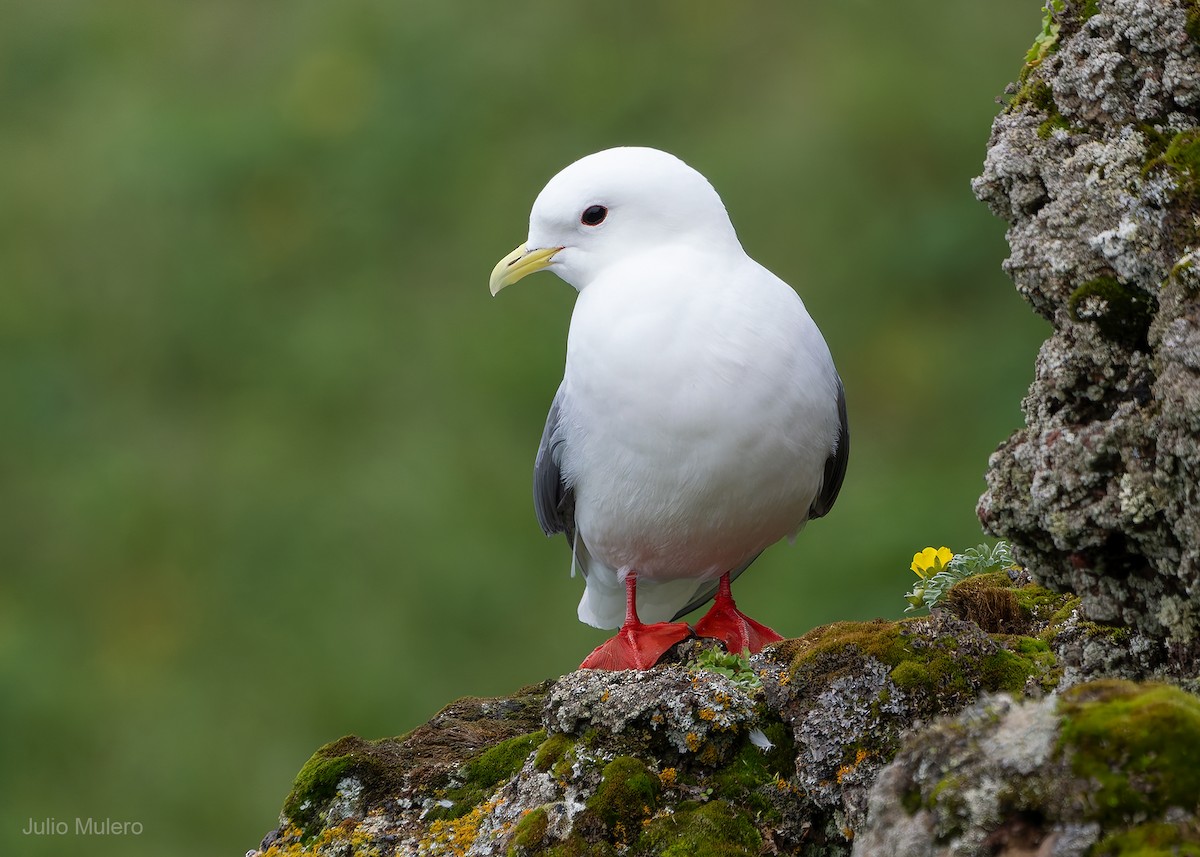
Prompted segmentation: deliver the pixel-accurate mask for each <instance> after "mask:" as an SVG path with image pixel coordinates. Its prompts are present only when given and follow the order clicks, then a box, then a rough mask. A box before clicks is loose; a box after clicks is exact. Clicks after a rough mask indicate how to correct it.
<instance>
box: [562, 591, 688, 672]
mask: <svg viewBox="0 0 1200 857" xmlns="http://www.w3.org/2000/svg"><path fill="white" fill-rule="evenodd" d="M690 636H692V629H691V628H689V627H688V626H687V623H686V622H656V623H654V624H653V625H643V624H642V623H641V620H639V619H638V615H637V574H636V573H634V572H630V573H629V575H628V576H627V577H626V578H625V624H624V625H622V626H621V630H620V631H617V635H616V636H615V637H613V638H612V639H611V640H609V641H608V642H607V643H604V644H603V645H601V646H597V647H596V649H595V651H593V652H592V653H591V654H590V655H588V656H587V658H585V659H584V661H583V663H582V664H580V665H579V668H580V669H585V670H587V669H592V670H648V669H650V667H652V666H654V665H655V664H656V663H658V659H659V658H661V657H662V656H663V654H664V653H665V652H666V651H667V649H669V648H671V646H673V645H675V644H676V643H678V642H679V641H680V640H686V639H687V638H688V637H690Z"/></svg>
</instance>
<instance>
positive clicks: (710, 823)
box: [633, 800, 763, 857]
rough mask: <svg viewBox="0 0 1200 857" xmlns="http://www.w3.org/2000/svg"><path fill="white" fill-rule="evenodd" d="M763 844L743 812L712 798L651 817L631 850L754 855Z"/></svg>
mask: <svg viewBox="0 0 1200 857" xmlns="http://www.w3.org/2000/svg"><path fill="white" fill-rule="evenodd" d="M762 844H763V842H762V836H760V835H759V832H758V830H757V829H756V828H755V827H754V824H753V823H752V822H751V820H750V817H749V816H748V815H746V813H744V812H739V811H738V810H736V809H734V808H733V807H732V806H730V805H729V804H727V803H725V802H724V801H719V800H714V801H710V802H708V803H705V804H696V803H694V802H685V803H682V804H680V805H679V807H678V808H676V810H675V812H674V813H672V814H670V815H667V816H664V817H662V818H656V819H654V820H653V821H651V822H650V824H648V825H647V826H646V828H645V830H643V831H642V834H641V836H640V837H639V838H638V840H637V843H636V845H635V847H634V849H633V852H634V853H636V854H654V855H657V857H756V855H758V854H759V852H760V850H761V849H762Z"/></svg>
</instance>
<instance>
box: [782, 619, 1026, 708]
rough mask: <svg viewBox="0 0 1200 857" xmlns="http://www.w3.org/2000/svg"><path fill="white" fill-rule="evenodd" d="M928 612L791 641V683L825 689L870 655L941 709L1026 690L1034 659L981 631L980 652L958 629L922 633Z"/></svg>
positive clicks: (786, 652) (785, 651) (785, 650)
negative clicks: (963, 640) (957, 634)
mask: <svg viewBox="0 0 1200 857" xmlns="http://www.w3.org/2000/svg"><path fill="white" fill-rule="evenodd" d="M931 621H932V620H931V619H929V618H926V617H922V618H919V619H904V620H901V621H899V622H889V621H886V620H883V619H876V620H875V621H872V622H835V623H834V624H832V625H826V626H824V627H822V628H817V629H815V630H813V631H810V632H809V633H808V634H805V635H804V636H803V637H801V638H799V639H798V640H787V641H784V642H783V643H781V644H779V645H778V646H777V647H776V651H777V652H778V653H779V654H780V655H781V656H783V657H786V658H788V659H789V660H790V663H791V673H792V675H791V683H793V684H797V685H799V686H802V687H809V688H811V689H812V690H811V691H806V692H818V693H819V692H820V690H821V689H823V688H824V687H827V686H828V684H829V682H830V681H831V680H832V679H834V678H836V677H837V676H839V675H845V674H853V673H855V672H857V671H859V670H861V667H862V661H863V659H864V658H874V659H875V660H877V661H879V662H880V663H882V664H884V665H885V666H887V667H889V668H890V674H889V677H890V679H891V680H892V682H893V683H895V685H896V686H897V687H899V688H900V689H901V690H903V691H905V692H906V693H908V694H910V695H914V696H917V697H921V698H924V699H926V700H937V701H938V707H939V708H952V707H957V705H959V704H961V703H962V702H963V701H964V700H967V699H973V698H975V697H977V696H978V695H979V693H980V692H981V691H987V692H997V691H1007V692H1010V693H1018V694H1019V693H1020V692H1021V690H1022V689H1023V688H1024V686H1025V682H1026V680H1027V679H1028V678H1029V677H1030V676H1031V675H1034V674H1035V673H1036V672H1037V671H1038V665H1037V664H1036V663H1035V662H1034V661H1032V660H1031V659H1029V658H1026V657H1023V656H1021V655H1019V654H1015V653H1013V652H1010V651H1008V650H1006V649H1004V648H1003V647H1002V646H1001V645H1000V644H999V643H996V642H994V641H992V640H991V639H990V638H987V637H986V635H981V637H980V639H978V640H977V641H976V642H977V643H978V645H979V649H978V650H977V651H967V650H966V649H965V648H960V640H959V639H958V638H957V637H955V636H954V635H952V634H936V633H934V634H922V633H919V631H918V629H920V628H922V627H929V624H930V622H931Z"/></svg>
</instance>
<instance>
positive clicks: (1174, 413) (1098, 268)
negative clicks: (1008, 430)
mask: <svg viewBox="0 0 1200 857" xmlns="http://www.w3.org/2000/svg"><path fill="white" fill-rule="evenodd" d="M1051 14H1052V16H1053V17H1055V18H1056V23H1057V26H1058V29H1057V38H1056V41H1055V42H1054V43H1053V44H1052V45H1051V46H1050V48H1049V49H1047V50H1046V51H1045V53H1044V55H1043V56H1042V57H1041V58H1040V60H1038V61H1037V62H1036V63H1034V64H1031V65H1030V66H1028V67H1027V68H1026V69H1025V71H1024V72H1023V75H1022V76H1023V82H1022V84H1021V90H1020V92H1018V95H1017V97H1014V99H1013V101H1012V103H1011V104H1010V107H1009V109H1007V110H1006V111H1005V112H1004V113H1002V114H1001V115H1000V116H999V117H997V119H996V121H995V124H994V125H993V128H992V137H991V140H990V142H989V146H988V154H987V159H986V163H985V166H984V171H983V174H982V175H981V176H980V177H979V178H978V179H976V180H975V183H974V189H975V192H976V194H977V195H978V196H979V198H980V199H982V200H983V201H985V202H986V203H987V204H988V205H989V206H990V207H991V208H992V210H993V211H994V212H995V213H996V214H997V215H999V216H1000V217H1003V218H1004V219H1005V220H1007V221H1008V224H1009V229H1008V241H1009V246H1010V248H1011V254H1010V256H1009V259H1008V260H1007V262H1006V263H1005V268H1006V270H1007V271H1008V272H1009V274H1010V275H1011V276H1012V278H1013V281H1014V283H1015V284H1016V287H1017V290H1018V291H1019V292H1020V293H1021V294H1022V295H1023V296H1024V297H1025V298H1026V299H1027V300H1028V301H1029V303H1030V304H1031V306H1033V308H1034V309H1035V310H1036V311H1037V312H1038V313H1040V314H1041V315H1042V316H1044V317H1045V318H1046V319H1048V320H1049V321H1050V322H1051V323H1052V324H1053V326H1054V332H1053V334H1052V335H1051V337H1050V339H1049V340H1048V341H1047V342H1046V343H1045V344H1044V345H1043V346H1042V350H1041V353H1040V354H1039V355H1038V358H1037V372H1036V378H1035V380H1034V382H1033V385H1032V386H1031V388H1030V391H1029V395H1028V396H1027V398H1026V400H1025V403H1024V410H1025V417H1026V427H1025V428H1023V429H1021V430H1020V431H1018V432H1016V433H1015V434H1014V435H1013V436H1012V437H1011V438H1009V440H1008V441H1006V442H1005V443H1004V444H1002V445H1001V447H1000V448H999V449H998V450H997V452H996V453H995V455H993V456H992V459H991V462H990V463H989V468H988V474H987V479H988V490H987V493H986V494H984V496H983V497H982V499H981V500H980V504H979V516H980V519H981V520H982V521H983V523H984V526H985V527H986V528H987V529H988V530H990V531H991V532H993V533H994V534H996V535H1000V536H1003V537H1005V538H1008V539H1010V540H1011V541H1012V542H1013V543H1014V545H1015V548H1016V553H1017V556H1018V559H1019V560H1020V561H1021V562H1022V563H1024V564H1025V565H1026V567H1027V568H1029V570H1030V571H1031V572H1032V573H1033V575H1034V576H1035V578H1037V579H1038V580H1039V581H1041V582H1043V583H1044V584H1046V585H1048V586H1050V587H1051V588H1054V589H1058V590H1060V591H1074V592H1077V593H1078V594H1079V595H1080V596H1081V597H1082V599H1083V600H1082V605H1081V609H1082V613H1083V616H1084V617H1085V618H1087V619H1091V620H1095V621H1100V622H1106V623H1116V624H1122V625H1127V626H1129V627H1130V628H1131V629H1133V630H1135V631H1137V632H1139V633H1143V634H1146V635H1149V636H1150V637H1153V638H1155V639H1164V638H1165V641H1166V643H1167V645H1168V647H1169V648H1170V655H1171V657H1173V658H1174V659H1176V660H1177V661H1179V662H1194V661H1195V659H1196V657H1197V654H1198V653H1200V599H1198V598H1197V595H1198V594H1200V493H1198V492H1197V488H1196V486H1197V484H1198V483H1200V445H1198V444H1197V443H1196V438H1197V437H1198V436H1200V279H1198V278H1197V272H1196V270H1195V266H1194V264H1193V262H1192V258H1193V253H1194V252H1195V250H1196V248H1197V246H1198V239H1200V227H1198V225H1197V224H1198V221H1197V216H1198V215H1200V195H1198V194H1197V176H1200V172H1198V170H1197V168H1198V167H1200V161H1198V156H1200V147H1198V146H1197V145H1196V142H1197V140H1198V139H1200V136H1198V135H1200V119H1198V117H1197V109H1198V108H1200V49H1198V47H1197V44H1196V41H1195V38H1194V34H1193V31H1195V30H1197V29H1198V27H1197V24H1196V22H1197V20H1200V19H1198V17H1197V13H1196V8H1195V4H1194V3H1185V2H1183V0H1095V2H1092V3H1087V4H1076V3H1059V4H1056V11H1054V12H1052V13H1051ZM1022 93H1024V96H1023V97H1022ZM1036 93H1040V97H1034V96H1033V94H1036ZM1054 117H1061V120H1062V121H1061V122H1060V123H1059V127H1055V128H1054V129H1052V130H1051V131H1050V132H1049V133H1046V132H1045V131H1046V128H1045V123H1046V122H1047V120H1049V119H1053V118H1054ZM1039 129H1040V130H1041V131H1042V133H1039Z"/></svg>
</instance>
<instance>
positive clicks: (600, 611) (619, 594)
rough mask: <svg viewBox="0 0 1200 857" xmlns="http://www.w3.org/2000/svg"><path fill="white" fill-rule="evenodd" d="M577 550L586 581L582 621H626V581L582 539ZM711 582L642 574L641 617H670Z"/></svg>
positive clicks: (605, 624) (613, 624)
mask: <svg viewBox="0 0 1200 857" xmlns="http://www.w3.org/2000/svg"><path fill="white" fill-rule="evenodd" d="M577 553H578V559H579V567H580V568H582V569H583V575H584V579H585V581H586V586H585V587H584V589H583V597H582V598H580V599H579V621H580V622H583V623H584V624H586V625H591V626H592V627H593V628H620V627H621V624H622V623H623V622H624V621H625V584H624V583H623V582H622V581H621V580H620V579H619V578H618V576H617V572H616V570H615V569H611V568H609V567H608V566H606V565H604V564H603V563H600V562H597V561H596V560H595V559H593V558H592V557H591V555H589V554H588V553H587V547H586V546H585V545H583V543H582V541H581V542H580V544H579V550H578V552H577ZM710 585H711V581H709V580H704V579H697V578H694V577H683V578H679V579H677V580H661V581H659V580H650V579H647V578H645V577H639V578H638V586H637V609H638V618H640V619H641V620H642V621H643V622H645V623H647V624H650V623H653V622H667V621H670V620H671V619H672V618H673V617H674V616H675V615H676V614H677V613H679V611H680V609H681V608H682V607H683V606H684V605H686V604H689V603H691V602H692V601H694V600H695V599H696V596H697V594H698V593H699V591H700V590H701V589H704V588H706V587H708V586H710ZM709 597H712V596H711V595H710V596H709Z"/></svg>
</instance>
